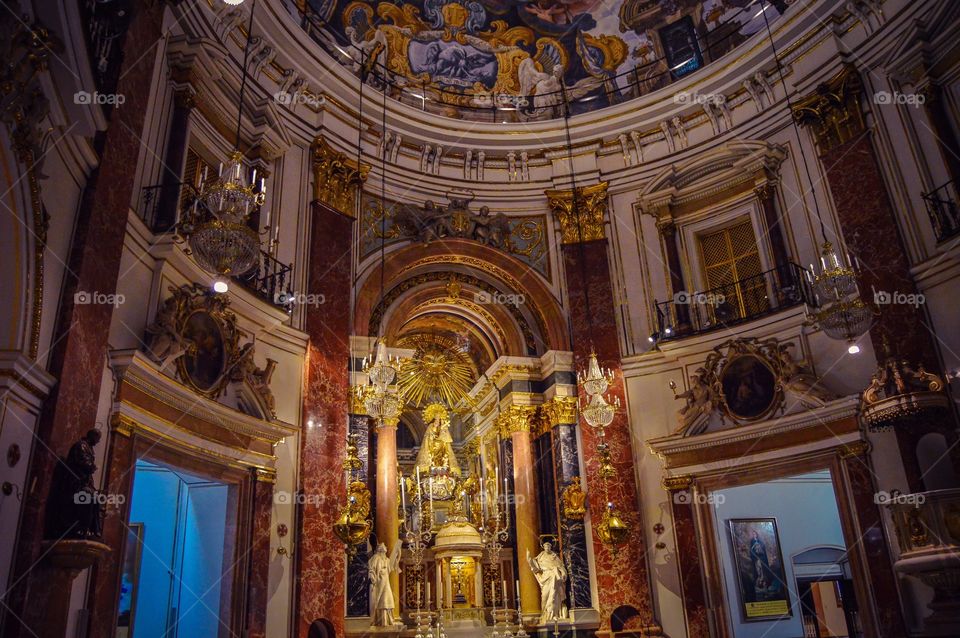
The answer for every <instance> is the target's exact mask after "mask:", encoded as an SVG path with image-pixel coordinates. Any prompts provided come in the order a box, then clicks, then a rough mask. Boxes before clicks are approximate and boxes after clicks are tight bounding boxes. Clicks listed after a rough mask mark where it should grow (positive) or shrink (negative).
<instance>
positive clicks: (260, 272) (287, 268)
mask: <svg viewBox="0 0 960 638" xmlns="http://www.w3.org/2000/svg"><path fill="white" fill-rule="evenodd" d="M168 201H172V202H174V204H173V205H172V206H167V204H165V203H164V202H168ZM194 205H199V206H203V204H202V202H200V199H199V192H198V191H197V189H196V187H195V186H194V185H193V184H190V183H189V182H177V183H174V184H155V185H153V186H144V187H143V188H142V189H141V191H140V206H139V210H138V213H139V215H140V219H142V220H143V223H144V224H146V226H147V228H149V229H150V232H152V233H154V234H155V235H162V234H164V233H171V232H174V230H175V227H176V225H177V221H179V219H178V217H177V211H178V210H183V209H184V208H188V207H191V206H194ZM171 211H172V212H171ZM291 270H292V267H291V265H290V264H284V263H282V262H280V261H278V260H277V259H276V258H275V257H273V255H271V254H270V253H268V252H265V251H263V250H261V251H260V260H259V261H258V262H257V265H256V266H255V267H254V268H252V269H251V270H250V271H249V272H246V273H244V274H242V275H238V276H236V277H234V278H233V279H234V280H235V281H237V282H238V283H239V284H240V285H242V286H243V287H244V288H246V289H247V290H249V291H250V292H252V293H254V294H255V295H257V296H258V297H260V298H261V299H263V300H264V301H267V302H269V303H271V304H273V305H275V306H277V307H279V308H283V309H285V310H289V309H290V308H292V307H293V303H294V301H295V299H294V298H293V295H292V294H291V293H290V291H289V290H288V286H289V285H290V272H291Z"/></svg>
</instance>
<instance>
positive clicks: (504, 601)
mask: <svg viewBox="0 0 960 638" xmlns="http://www.w3.org/2000/svg"><path fill="white" fill-rule="evenodd" d="M500 584H501V585H503V604H504V605H506V604H507V579H506V578H504V579H503V580H501V581H500Z"/></svg>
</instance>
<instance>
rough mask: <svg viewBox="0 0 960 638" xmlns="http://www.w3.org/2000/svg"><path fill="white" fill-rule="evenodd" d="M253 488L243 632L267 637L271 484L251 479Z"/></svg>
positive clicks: (253, 635) (255, 636) (254, 637)
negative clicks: (245, 628)
mask: <svg viewBox="0 0 960 638" xmlns="http://www.w3.org/2000/svg"><path fill="white" fill-rule="evenodd" d="M250 489H252V490H253V498H252V501H253V512H252V514H251V521H250V524H251V525H252V526H253V529H252V532H251V541H250V553H249V557H248V559H247V560H249V561H250V571H249V574H250V577H249V580H248V582H247V619H246V624H247V635H248V636H249V638H266V636H267V599H268V598H269V596H268V594H269V591H268V590H269V586H270V558H271V551H270V523H271V515H272V509H273V483H270V482H267V481H263V480H257V477H254V478H253V479H252V480H251V486H250Z"/></svg>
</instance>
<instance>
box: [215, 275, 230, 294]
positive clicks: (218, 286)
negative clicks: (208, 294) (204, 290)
mask: <svg viewBox="0 0 960 638" xmlns="http://www.w3.org/2000/svg"><path fill="white" fill-rule="evenodd" d="M228 290H230V286H229V285H227V282H226V281H224V280H223V279H219V278H218V279H215V280H214V281H213V292H218V293H221V294H223V293H225V292H227V291H228Z"/></svg>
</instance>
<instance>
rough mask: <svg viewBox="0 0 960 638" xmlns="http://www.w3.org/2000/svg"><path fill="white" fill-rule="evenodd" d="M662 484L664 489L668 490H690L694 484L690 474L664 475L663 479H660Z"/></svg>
mask: <svg viewBox="0 0 960 638" xmlns="http://www.w3.org/2000/svg"><path fill="white" fill-rule="evenodd" d="M660 484H661V485H662V486H663V489H665V490H667V491H668V492H679V491H682V490H689V489H690V487H691V486H692V485H693V477H692V476H690V475H689V474H681V475H680V476H664V477H663V480H662V481H660Z"/></svg>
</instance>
